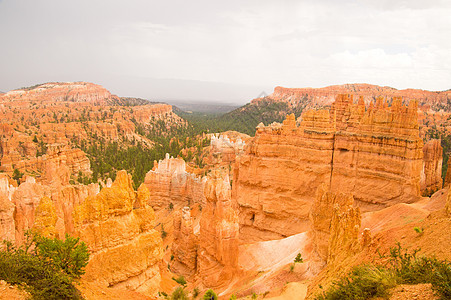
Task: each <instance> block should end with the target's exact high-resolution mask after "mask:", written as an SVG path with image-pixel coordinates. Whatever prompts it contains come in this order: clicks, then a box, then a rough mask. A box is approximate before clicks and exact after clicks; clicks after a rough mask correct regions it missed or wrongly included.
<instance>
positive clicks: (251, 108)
mask: <svg viewBox="0 0 451 300" xmlns="http://www.w3.org/2000/svg"><path fill="white" fill-rule="evenodd" d="M338 94H351V95H354V97H355V98H354V101H357V98H358V97H363V99H364V101H365V102H366V104H367V105H368V104H369V102H372V101H375V100H376V99H377V98H378V97H383V98H386V99H387V100H388V102H391V100H392V99H393V98H394V97H401V98H403V100H406V101H409V100H413V99H415V100H418V103H419V107H420V109H422V110H429V109H431V110H433V111H439V110H441V109H443V110H444V111H447V112H451V91H450V90H447V91H442V92H431V91H425V90H419V89H406V90H397V89H395V88H392V87H381V86H377V85H371V84H344V85H333V86H328V87H324V88H285V87H276V88H275V89H274V92H273V93H272V94H270V95H268V96H264V97H261V98H256V99H254V100H252V101H251V102H250V103H248V104H246V105H244V106H242V107H239V108H236V109H234V110H232V111H230V112H227V113H215V114H206V113H195V112H192V113H187V112H186V111H184V110H183V109H182V110H180V111H176V110H174V112H175V113H177V114H178V115H179V116H181V117H183V118H185V119H186V120H188V121H190V122H192V123H195V124H197V125H199V126H201V127H202V126H204V127H205V128H208V129H209V130H210V131H215V132H221V131H227V130H235V131H239V132H242V133H246V134H249V135H254V134H255V127H256V126H257V125H258V124H259V123H260V122H263V123H264V124H265V125H268V124H270V123H272V122H282V121H283V120H284V119H285V116H286V115H288V114H292V113H293V114H295V117H296V118H298V117H299V116H300V115H301V113H302V111H303V110H304V109H318V108H322V107H328V106H330V104H331V103H332V102H333V101H334V100H335V97H336V96H337V95H338Z"/></svg>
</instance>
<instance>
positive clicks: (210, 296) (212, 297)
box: [202, 289, 218, 300]
mask: <svg viewBox="0 0 451 300" xmlns="http://www.w3.org/2000/svg"><path fill="white" fill-rule="evenodd" d="M202 299H203V300H218V296H217V295H216V293H215V292H214V291H213V290H212V289H209V290H208V291H207V292H206V293H205V294H204V297H203V298H202Z"/></svg>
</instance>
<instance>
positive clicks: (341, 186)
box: [331, 95, 423, 210]
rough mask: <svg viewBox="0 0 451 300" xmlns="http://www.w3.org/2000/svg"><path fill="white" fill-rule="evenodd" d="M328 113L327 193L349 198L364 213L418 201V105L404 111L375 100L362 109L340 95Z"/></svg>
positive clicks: (397, 104)
mask: <svg viewBox="0 0 451 300" xmlns="http://www.w3.org/2000/svg"><path fill="white" fill-rule="evenodd" d="M339 107H342V108H341V109H339ZM331 112H332V114H335V115H336V124H337V125H336V126H337V132H336V133H335V143H334V153H333V163H332V169H331V173H332V180H331V190H332V191H340V192H344V193H350V194H352V195H353V196H354V199H355V200H356V202H357V204H358V205H359V206H360V207H362V209H363V210H377V209H381V208H383V207H387V206H391V205H394V204H397V203H400V202H406V203H410V202H413V201H415V200H417V199H418V197H419V196H420V176H421V170H422V165H423V153H422V148H423V141H422V140H421V139H420V137H419V132H418V114H417V104H416V102H415V101H411V102H410V104H409V106H404V105H402V103H401V99H398V98H396V99H394V100H393V103H392V105H391V107H388V104H387V103H386V102H385V101H384V100H383V99H381V98H378V99H377V101H376V103H375V105H374V106H373V105H370V106H369V108H368V109H367V110H365V106H364V104H363V101H360V102H359V104H353V99H352V97H350V96H348V95H341V96H338V97H337V100H336V101H335V103H334V104H333V105H332V108H331Z"/></svg>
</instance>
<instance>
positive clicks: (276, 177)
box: [233, 110, 334, 242]
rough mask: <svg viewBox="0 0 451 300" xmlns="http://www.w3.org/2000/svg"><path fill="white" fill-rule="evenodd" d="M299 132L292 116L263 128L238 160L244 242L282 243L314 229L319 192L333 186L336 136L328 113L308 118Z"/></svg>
mask: <svg viewBox="0 0 451 300" xmlns="http://www.w3.org/2000/svg"><path fill="white" fill-rule="evenodd" d="M300 126H301V127H296V123H295V120H294V116H291V117H289V118H287V120H286V121H285V122H284V124H283V125H280V124H273V125H270V126H267V127H260V128H258V129H257V133H256V136H255V138H254V139H253V140H251V141H250V142H249V144H248V146H247V148H246V150H245V153H244V154H243V155H242V156H241V157H239V158H238V160H237V164H236V167H235V171H234V179H233V199H234V200H236V202H237V203H238V205H239V207H240V233H241V234H240V238H241V239H242V240H243V241H244V242H253V241H258V240H270V239H277V238H283V237H286V236H290V235H293V234H296V233H299V232H303V231H306V230H307V229H308V227H309V219H308V212H309V210H310V206H311V202H312V201H313V196H314V190H315V189H316V187H317V186H319V185H320V184H321V183H323V182H330V175H331V162H332V155H333V147H334V131H333V127H332V126H331V125H330V124H329V112H328V111H326V110H320V111H309V112H306V113H305V114H304V121H303V122H302V123H301V125H300Z"/></svg>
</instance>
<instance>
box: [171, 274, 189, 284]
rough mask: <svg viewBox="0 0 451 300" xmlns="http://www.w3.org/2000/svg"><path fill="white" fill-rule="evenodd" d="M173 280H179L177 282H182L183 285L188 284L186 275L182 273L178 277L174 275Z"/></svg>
mask: <svg viewBox="0 0 451 300" xmlns="http://www.w3.org/2000/svg"><path fill="white" fill-rule="evenodd" d="M172 280H174V281H175V282H177V283H178V284H180V285H183V286H185V285H186V280H185V277H183V276H181V275H180V276H179V277H177V278H175V277H172Z"/></svg>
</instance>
